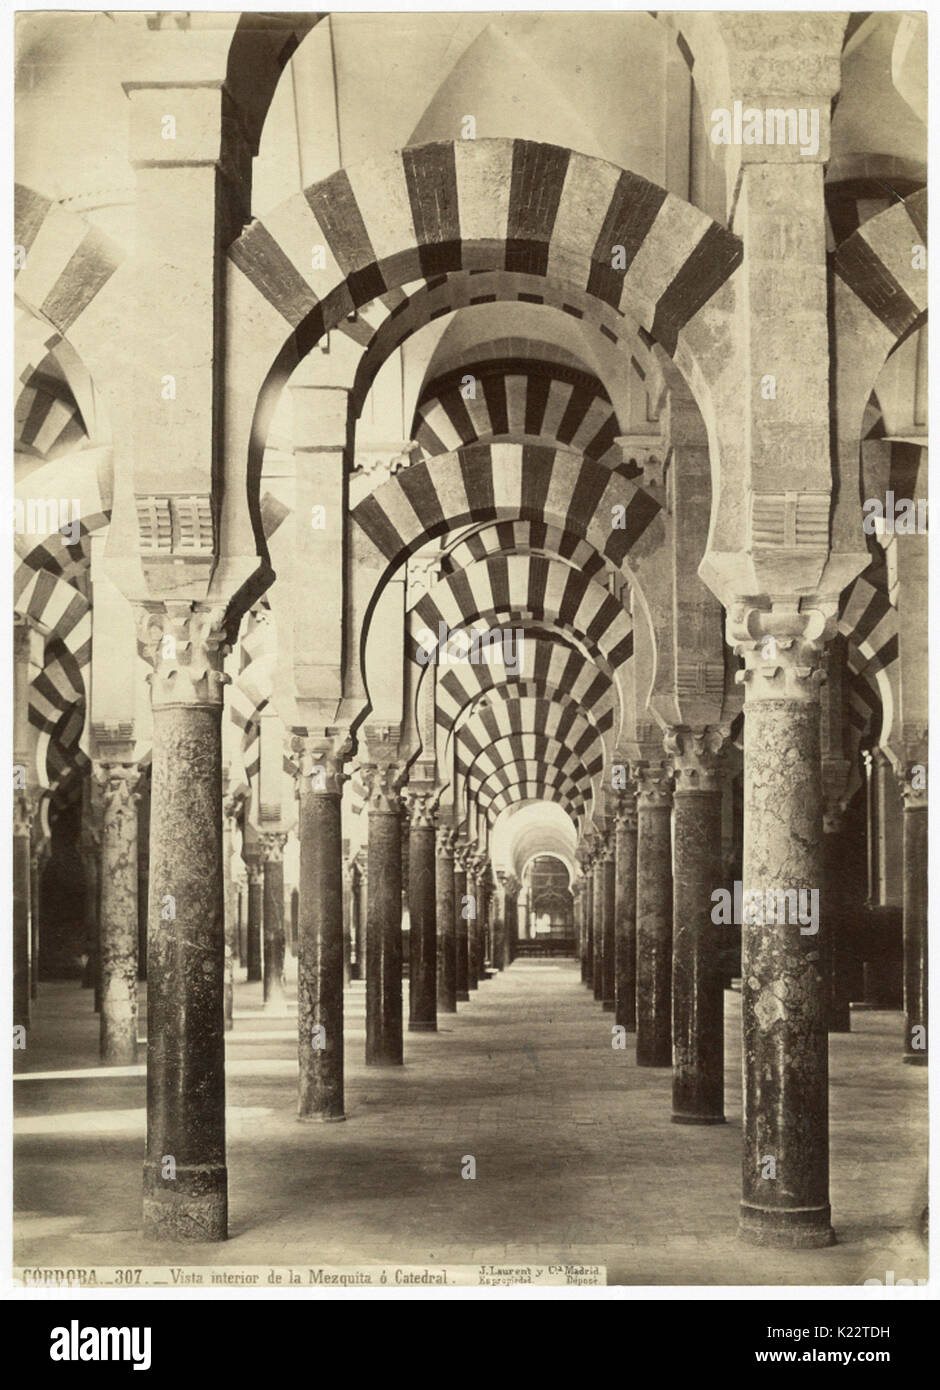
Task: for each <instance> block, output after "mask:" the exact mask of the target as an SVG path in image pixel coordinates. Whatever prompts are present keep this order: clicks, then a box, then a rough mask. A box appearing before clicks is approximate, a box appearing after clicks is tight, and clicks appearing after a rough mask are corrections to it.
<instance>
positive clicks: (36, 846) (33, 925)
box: [29, 839, 50, 999]
mask: <svg viewBox="0 0 940 1390" xmlns="http://www.w3.org/2000/svg"><path fill="white" fill-rule="evenodd" d="M49 852H50V843H49V840H48V839H46V840H40V841H39V842H38V843H37V842H32V850H31V853H30V860H29V869H30V873H29V997H30V999H35V998H36V995H37V993H38V992H39V932H40V926H39V920H40V915H41V913H42V904H41V901H40V894H41V888H42V872H43V869H44V868H45V865H46V861H47V859H48V857H49Z"/></svg>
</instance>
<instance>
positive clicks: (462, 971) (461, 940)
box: [454, 841, 470, 1004]
mask: <svg viewBox="0 0 940 1390" xmlns="http://www.w3.org/2000/svg"><path fill="white" fill-rule="evenodd" d="M468 854H469V846H468V845H467V843H466V841H457V843H456V844H455V846H454V934H455V939H456V948H457V950H456V955H457V1002H458V1004H463V1003H466V1002H467V1001H468V1000H469V998H470V992H469V991H470V940H469V933H468V923H467V911H468V907H469V904H468V901H467V897H468V883H469V879H468V874H467V856H468Z"/></svg>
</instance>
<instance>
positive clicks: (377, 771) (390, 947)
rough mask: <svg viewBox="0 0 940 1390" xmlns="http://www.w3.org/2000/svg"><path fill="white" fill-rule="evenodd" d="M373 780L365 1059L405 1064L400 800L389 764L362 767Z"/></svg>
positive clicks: (368, 779)
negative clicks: (387, 765) (402, 987)
mask: <svg viewBox="0 0 940 1390" xmlns="http://www.w3.org/2000/svg"><path fill="white" fill-rule="evenodd" d="M363 777H364V779H365V780H366V782H367V784H369V785H370V795H369V800H368V803H367V804H368V808H369V849H368V855H369V858H368V863H369V869H368V888H367V906H366V936H367V947H366V952H367V965H366V1062H367V1064H368V1065H370V1066H401V1065H402V1062H403V1061H404V1040H403V1033H402V989H401V980H402V930H401V905H402V900H401V893H402V888H401V877H402V876H401V856H402V851H401V803H400V801H399V798H398V794H397V783H395V779H394V777H393V775H392V770H391V769H390V768H389V767H385V766H378V767H375V768H371V767H370V768H363Z"/></svg>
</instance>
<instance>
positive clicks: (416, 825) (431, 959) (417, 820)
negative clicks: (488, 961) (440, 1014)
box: [404, 786, 437, 1033]
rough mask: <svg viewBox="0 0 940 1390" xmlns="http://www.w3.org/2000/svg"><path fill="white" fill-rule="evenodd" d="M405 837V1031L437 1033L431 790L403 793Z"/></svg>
mask: <svg viewBox="0 0 940 1390" xmlns="http://www.w3.org/2000/svg"><path fill="white" fill-rule="evenodd" d="M404 795H405V800H406V803H407V807H408V812H409V816H410V825H409V835H408V912H409V917H410V920H411V960H410V963H409V970H408V1031H409V1032H411V1033H433V1032H435V1031H436V1030H437V901H436V886H435V863H434V841H435V835H434V830H435V824H434V821H435V806H436V799H437V791H436V790H435V789H434V788H433V787H429V788H425V787H421V786H411V787H408V788H407V790H406V791H405V794H404Z"/></svg>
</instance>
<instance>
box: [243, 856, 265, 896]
mask: <svg viewBox="0 0 940 1390" xmlns="http://www.w3.org/2000/svg"><path fill="white" fill-rule="evenodd" d="M245 873H246V874H247V876H248V883H249V885H250V886H251V887H253V888H257V887H258V885H259V884H261V883H263V882H264V869H263V868H262V867H261V859H260V857H259V855H257V854H253V855H252V856H251V858H250V859H246V860H245Z"/></svg>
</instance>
